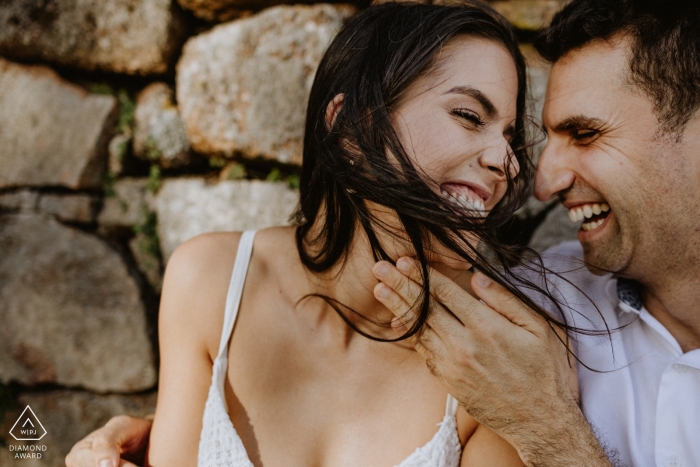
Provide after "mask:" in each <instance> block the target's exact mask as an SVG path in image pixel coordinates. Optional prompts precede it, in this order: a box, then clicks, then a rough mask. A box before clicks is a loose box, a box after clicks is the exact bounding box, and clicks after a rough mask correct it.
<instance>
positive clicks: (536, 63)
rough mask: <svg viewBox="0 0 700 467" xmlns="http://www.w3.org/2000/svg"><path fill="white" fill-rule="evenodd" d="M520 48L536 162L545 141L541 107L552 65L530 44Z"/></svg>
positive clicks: (529, 125)
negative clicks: (523, 56)
mask: <svg viewBox="0 0 700 467" xmlns="http://www.w3.org/2000/svg"><path fill="white" fill-rule="evenodd" d="M520 48H521V50H522V51H523V55H525V59H526V61H527V81H528V83H527V84H528V90H529V94H530V95H529V96H528V97H529V99H528V104H527V113H528V115H529V116H530V121H529V122H528V130H529V132H530V138H531V141H534V142H536V143H537V144H536V145H535V146H534V147H533V151H532V156H533V162H534V163H535V164H537V161H538V160H539V157H540V154H541V153H542V150H543V149H544V146H545V144H546V142H547V138H546V135H545V134H544V132H543V131H542V109H543V108H544V98H545V94H546V93H547V82H548V81H549V72H550V71H551V69H552V67H551V65H550V64H549V63H547V62H546V61H545V60H544V59H543V58H542V57H540V56H539V54H538V53H537V52H536V51H535V49H534V48H533V47H532V46H527V45H524V46H521V47H520Z"/></svg>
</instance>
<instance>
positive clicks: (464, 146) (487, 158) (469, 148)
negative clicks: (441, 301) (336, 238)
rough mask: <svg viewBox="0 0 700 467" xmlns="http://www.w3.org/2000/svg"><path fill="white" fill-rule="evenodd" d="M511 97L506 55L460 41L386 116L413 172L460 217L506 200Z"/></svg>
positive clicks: (451, 262)
mask: <svg viewBox="0 0 700 467" xmlns="http://www.w3.org/2000/svg"><path fill="white" fill-rule="evenodd" d="M517 95H518V76H517V70H516V67H515V63H514V61H513V59H512V57H511V55H510V54H509V52H508V51H507V50H506V49H505V48H504V47H503V46H501V45H499V44H497V43H495V42H492V41H489V40H486V39H480V38H474V37H468V36H463V37H458V38H455V39H453V40H452V41H450V42H449V43H448V44H447V45H446V46H445V47H444V48H443V50H442V52H441V53H440V56H439V57H438V60H437V64H436V66H435V68H434V69H433V71H432V72H429V73H427V74H425V75H424V76H422V77H420V78H418V79H417V80H416V81H415V82H414V83H413V84H411V86H409V87H408V89H407V90H406V93H405V95H404V96H403V98H402V100H401V102H400V104H399V106H398V108H397V110H396V111H395V112H394V113H393V122H392V123H393V125H394V128H395V129H396V132H397V134H398V136H399V138H400V140H401V143H402V145H403V147H404V150H405V151H406V154H407V155H408V157H410V158H411V159H412V161H413V163H414V165H415V167H416V168H417V169H418V170H419V171H421V172H422V173H423V174H424V175H425V176H426V181H427V182H428V183H429V185H431V187H432V188H433V189H434V190H435V191H436V193H440V194H442V196H444V197H445V198H446V199H447V200H448V202H451V203H454V204H456V205H457V206H459V207H461V208H463V209H464V210H465V211H466V212H465V215H482V216H483V215H486V213H487V212H488V211H489V210H491V209H493V207H494V206H495V205H496V204H497V203H498V202H499V201H500V200H501V199H502V198H503V196H504V194H505V192H506V188H507V179H506V171H507V170H509V171H510V176H511V177H514V176H515V175H516V174H517V173H518V170H519V166H518V163H517V161H516V160H515V157H510V156H509V154H511V151H510V146H509V143H510V139H511V137H512V134H513V132H514V129H515V127H514V125H515V119H516V102H517ZM509 159H510V161H509ZM433 248H434V250H433V251H432V252H430V257H431V258H430V261H431V263H443V264H444V265H445V266H448V267H449V268H450V269H454V270H463V269H467V268H468V267H469V265H466V264H465V263H464V262H463V260H461V259H460V258H457V257H456V255H455V254H454V253H452V252H450V251H447V250H446V249H445V248H444V247H442V246H441V245H434V246H433ZM399 250H400V248H399ZM397 253H400V251H397ZM406 254H409V255H410V252H408V251H407V252H406Z"/></svg>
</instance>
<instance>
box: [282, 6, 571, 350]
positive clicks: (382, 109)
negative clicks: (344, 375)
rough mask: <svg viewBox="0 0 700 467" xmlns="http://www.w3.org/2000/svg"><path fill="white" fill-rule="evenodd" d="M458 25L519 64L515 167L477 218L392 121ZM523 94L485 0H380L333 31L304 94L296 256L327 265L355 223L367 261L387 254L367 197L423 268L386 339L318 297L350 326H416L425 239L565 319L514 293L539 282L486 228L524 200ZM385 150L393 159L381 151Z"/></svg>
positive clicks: (341, 255)
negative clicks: (458, 0) (515, 269)
mask: <svg viewBox="0 0 700 467" xmlns="http://www.w3.org/2000/svg"><path fill="white" fill-rule="evenodd" d="M457 36H469V37H474V38H480V39H486V40H489V41H493V42H495V43H497V44H500V45H502V46H503V47H504V48H505V49H506V50H507V51H508V52H509V53H510V55H511V57H512V58H513V61H514V63H515V67H516V69H517V77H518V94H517V103H516V105H517V119H516V121H515V132H514V135H513V138H512V141H511V148H512V152H511V154H509V156H510V157H509V161H510V162H509V163H511V164H512V163H513V158H514V159H515V160H517V163H518V164H519V166H520V171H519V172H518V174H517V175H516V176H514V177H511V176H510V175H507V182H508V189H507V191H506V194H505V196H504V197H503V199H502V200H501V201H500V202H499V203H498V205H497V206H496V207H495V208H494V209H493V210H492V212H490V213H489V215H488V217H486V218H485V219H484V218H481V217H475V216H473V215H470V214H469V212H468V211H465V210H464V209H462V208H460V207H458V206H456V205H455V204H452V203H450V202H449V201H448V200H446V199H444V198H443V197H441V196H440V195H439V194H438V193H436V192H435V191H434V189H431V187H430V186H429V184H428V180H426V179H425V176H424V175H423V174H422V172H421V170H420V168H419V167H415V166H414V165H413V163H412V162H411V160H410V158H409V157H408V156H407V155H406V152H405V150H404V148H403V147H402V145H401V142H400V140H399V138H398V137H397V134H396V132H395V129H394V127H393V126H392V123H391V121H392V119H391V116H392V112H393V111H394V110H395V109H396V107H397V105H398V104H399V102H400V100H401V98H402V96H403V94H404V92H405V91H406V89H407V88H408V87H409V85H411V84H412V83H413V82H415V81H416V79H417V78H419V77H420V76H423V75H424V74H425V73H429V72H431V71H433V69H434V67H435V65H436V61H437V58H438V56H439V53H440V51H441V50H443V47H444V46H445V45H446V44H447V43H448V42H450V41H451V40H452V39H454V38H455V37H457ZM473 66H479V63H474V64H473ZM338 94H343V95H344V102H343V105H342V109H341V110H340V111H339V113H338V114H337V117H336V120H335V122H334V124H333V125H332V127H330V128H329V125H328V124H327V121H326V108H327V106H328V104H329V102H331V101H332V100H333V98H334V97H335V96H336V95H338ZM525 100H526V71H525V61H524V59H523V56H522V54H521V52H520V49H519V48H518V41H517V39H516V37H515V35H514V33H513V30H512V29H511V27H510V25H509V24H508V23H507V22H506V21H505V19H504V18H503V17H502V16H500V15H499V14H498V13H496V12H495V11H494V10H492V9H491V8H490V7H488V6H486V5H485V4H482V3H478V2H465V3H464V4H460V5H455V6H440V5H423V4H412V3H385V4H381V5H377V6H373V7H370V8H368V9H366V10H364V11H362V12H360V13H359V14H358V15H357V16H355V17H354V18H353V19H351V20H350V21H349V22H348V23H347V24H346V25H345V26H344V27H343V28H342V30H341V31H340V32H339V33H338V35H337V37H336V38H335V40H334V41H333V42H332V44H331V45H330V47H329V49H328V51H327V52H326V54H325V56H324V57H323V60H322V61H321V63H320V65H319V67H318V71H317V72H316V77H315V80H314V84H313V87H312V89H311V95H310V98H309V105H308V110H307V116H306V132H305V135H304V160H303V167H302V173H301V179H300V204H299V207H298V209H297V212H296V214H295V220H296V222H297V224H298V226H297V228H296V244H297V249H298V250H299V256H300V258H301V261H302V263H303V264H304V266H305V267H306V268H308V269H309V270H310V271H313V272H316V273H320V272H324V271H327V270H329V269H330V268H331V267H333V266H334V265H336V264H337V263H338V262H339V261H343V260H344V259H345V256H346V253H347V251H348V248H349V246H350V245H351V243H352V241H353V236H354V235H355V233H356V228H357V225H358V223H359V225H360V226H361V228H362V230H363V231H364V233H365V234H366V236H367V238H368V240H369V244H370V245H371V249H372V252H373V255H374V258H375V260H377V261H379V260H388V261H392V262H393V261H394V259H393V258H390V257H389V256H388V254H387V253H386V251H385V250H384V248H383V247H382V245H381V243H380V241H379V240H378V238H377V235H376V229H378V228H379V229H384V230H387V231H390V230H391V229H390V228H389V227H388V226H386V225H383V224H382V221H381V220H379V219H377V218H376V217H375V216H374V215H373V214H372V212H371V210H370V209H368V206H367V204H366V201H369V202H373V203H377V204H379V205H382V206H385V207H387V208H389V209H391V210H393V211H395V212H396V213H397V215H398V218H399V220H400V222H401V223H402V226H403V228H404V229H405V232H406V233H405V236H406V237H408V239H409V240H410V242H411V243H412V245H413V248H414V249H415V253H416V257H417V259H418V260H419V261H420V264H421V269H422V275H423V279H424V280H423V294H422V296H421V298H420V300H419V303H417V304H416V305H417V306H419V308H420V313H419V318H418V319H417V320H416V321H414V322H413V323H412V324H411V326H410V329H409V330H408V332H407V333H406V334H405V335H403V336H401V337H399V338H384V337H381V336H380V335H377V332H375V331H372V332H370V331H369V330H367V329H362V328H360V327H359V325H358V324H357V322H356V320H354V319H350V317H349V315H348V314H347V312H348V311H350V312H353V310H352V309H351V308H349V307H347V306H345V305H343V304H341V303H339V302H338V301H337V300H334V299H333V298H332V297H326V296H321V298H323V299H324V300H326V301H327V302H328V303H329V304H330V305H331V306H332V307H333V308H334V309H335V310H336V311H337V312H338V313H339V314H340V316H341V317H342V318H343V319H344V320H345V321H346V322H347V323H348V325H349V326H351V327H352V328H353V329H354V330H355V331H357V332H359V333H360V334H362V335H364V336H366V337H369V338H371V339H375V340H381V341H395V340H400V339H405V338H407V337H409V336H412V335H413V334H415V333H416V332H417V331H418V330H420V329H421V327H422V326H423V324H424V323H425V320H426V319H427V317H428V312H429V301H428V297H429V290H430V289H429V287H430V284H429V277H428V261H427V255H426V249H429V247H430V241H431V239H433V238H434V239H435V240H437V241H438V242H440V243H441V244H443V245H444V246H445V247H447V248H448V249H450V250H451V251H453V252H455V253H456V254H458V255H459V256H460V257H462V258H463V259H464V260H465V261H468V262H470V263H471V264H473V265H474V266H475V267H476V268H477V269H478V270H480V271H481V272H483V273H484V274H486V275H487V276H489V277H490V278H491V279H493V280H494V281H496V282H497V283H499V284H502V285H503V286H505V287H506V288H507V289H508V290H509V291H510V292H511V293H512V294H513V295H515V296H516V297H517V298H519V299H520V300H521V301H523V302H524V303H525V304H526V305H528V306H530V307H531V308H533V309H534V310H536V311H537V312H538V313H539V314H541V315H542V316H544V317H545V318H546V319H547V320H548V321H549V322H550V323H553V324H556V325H558V326H561V327H563V328H565V329H569V327H568V326H567V324H566V321H565V320H564V321H563V322H559V321H557V320H555V319H554V318H552V317H551V316H550V315H549V314H547V313H546V312H545V311H544V310H543V308H542V307H541V306H540V305H538V304H537V303H535V302H534V301H533V300H532V299H531V298H530V297H529V296H528V295H527V294H525V293H523V291H522V290H527V289H530V290H536V291H539V292H541V293H542V294H543V295H544V296H547V297H549V296H550V295H549V294H548V293H547V291H546V290H544V289H543V288H542V286H541V285H538V284H536V283H534V282H532V281H530V280H528V279H527V278H525V277H524V276H523V275H522V274H513V273H512V272H511V265H513V264H514V263H516V264H517V262H518V255H519V253H520V251H518V250H517V249H516V248H514V247H508V246H505V245H503V244H501V243H500V242H499V241H498V239H497V234H496V232H497V230H498V228H499V227H501V226H502V225H503V224H504V223H505V222H506V221H508V220H509V219H511V218H512V216H513V214H514V213H515V211H516V209H517V208H518V207H520V206H521V205H522V203H523V202H524V200H525V198H526V196H527V191H528V189H529V186H530V183H531V180H532V176H533V172H534V171H533V166H532V163H531V161H530V157H529V154H528V144H527V138H526V131H525V128H524V122H525ZM347 141H352V149H348V147H347V144H344V142H347ZM387 150H388V151H387ZM387 152H390V153H391V154H393V155H394V156H395V158H396V160H393V161H390V160H388V159H387V156H386V154H387ZM505 173H506V174H509V173H510V170H507V169H506V170H505ZM315 224H320V225H321V226H322V228H321V229H318V230H314V229H315V228H317V227H318V225H316V227H315V228H314V229H312V227H313V226H314V225H315ZM391 233H393V234H394V235H396V232H391ZM467 234H470V235H474V234H476V236H478V237H479V239H480V241H481V243H482V245H483V246H485V250H487V251H490V252H491V254H490V255H489V257H488V258H487V257H486V256H485V255H484V253H482V252H483V251H484V249H482V248H481V247H480V248H479V249H477V248H476V247H473V246H471V243H470V242H469V241H467V238H466V235H467ZM521 267H522V265H521ZM527 267H530V268H535V266H534V265H530V266H527ZM544 287H546V285H545V286H544ZM552 300H553V301H554V302H556V300H554V299H552ZM556 306H557V307H558V306H559V305H558V304H556ZM365 322H368V323H372V324H373V325H375V326H374V328H373V329H375V330H376V329H377V327H379V328H381V327H382V326H384V327H388V325H389V323H376V322H374V321H372V320H371V319H369V318H368V317H366V319H365ZM376 325H378V326H376Z"/></svg>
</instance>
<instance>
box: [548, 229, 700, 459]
mask: <svg viewBox="0 0 700 467" xmlns="http://www.w3.org/2000/svg"><path fill="white" fill-rule="evenodd" d="M543 258H544V260H545V264H546V265H547V266H548V267H549V268H550V269H552V270H554V271H559V272H561V273H562V274H563V276H564V277H565V278H566V279H568V280H569V281H570V283H566V281H564V280H561V279H558V278H556V277H555V276H552V277H550V280H551V282H552V283H551V284H550V287H551V289H550V290H553V291H555V293H558V294H560V297H561V298H562V299H564V300H566V302H567V304H568V307H567V308H568V310H566V311H567V313H566V314H567V317H568V318H569V319H570V320H571V321H572V324H575V325H577V326H579V327H582V328H584V329H589V330H591V329H592V330H605V327H606V325H607V327H608V328H609V329H618V328H621V327H622V326H624V327H622V329H620V330H619V331H616V332H613V333H612V335H611V336H607V335H602V336H586V335H580V334H579V335H574V338H575V341H576V343H575V345H576V352H577V355H578V357H579V358H580V359H581V361H582V363H583V364H584V365H586V366H588V367H589V368H590V369H589V368H586V367H585V366H583V365H579V368H578V371H579V383H580V390H581V405H582V408H583V412H584V414H585V415H586V418H587V419H588V420H589V422H590V423H591V425H592V426H593V427H594V429H595V431H596V434H597V436H598V438H599V439H600V440H601V442H602V443H603V444H605V445H607V447H608V448H609V449H610V451H614V452H615V453H616V455H617V460H618V462H619V464H616V465H621V466H626V467H652V466H654V467H681V466H682V467H698V466H700V350H693V351H690V352H686V353H683V351H682V350H681V348H680V346H679V345H678V342H677V341H676V340H675V339H674V338H673V336H672V335H671V334H670V333H669V332H668V330H667V329H666V328H665V327H664V326H663V325H662V324H661V323H659V321H658V320H656V319H655V318H654V317H653V316H652V315H651V314H650V313H649V312H648V311H647V310H646V309H645V308H644V306H643V301H642V299H641V296H640V295H639V292H638V291H637V290H635V286H634V284H633V283H631V282H629V281H625V280H623V279H617V278H615V277H613V276H612V275H605V276H601V277H599V276H594V275H593V274H591V273H590V272H588V270H586V268H585V267H583V266H582V258H583V251H582V248H581V246H580V244H579V243H578V242H572V243H566V244H564V245H561V246H559V247H555V248H553V249H551V250H549V251H548V252H546V253H545V254H544V255H543ZM584 293H585V294H586V295H587V296H588V297H589V298H590V299H591V300H592V302H594V303H595V305H596V306H597V308H598V310H600V314H599V313H598V311H597V310H596V308H595V307H594V306H593V304H592V302H591V300H589V299H588V298H586V296H585V295H584ZM601 315H602V316H601ZM592 370H597V371H592Z"/></svg>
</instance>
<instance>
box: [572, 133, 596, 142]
mask: <svg viewBox="0 0 700 467" xmlns="http://www.w3.org/2000/svg"><path fill="white" fill-rule="evenodd" d="M598 134H599V133H598V131H597V130H574V132H573V134H572V137H573V138H574V140H576V142H577V143H579V144H588V143H592V142H593V141H595V139H596V138H597V137H598Z"/></svg>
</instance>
